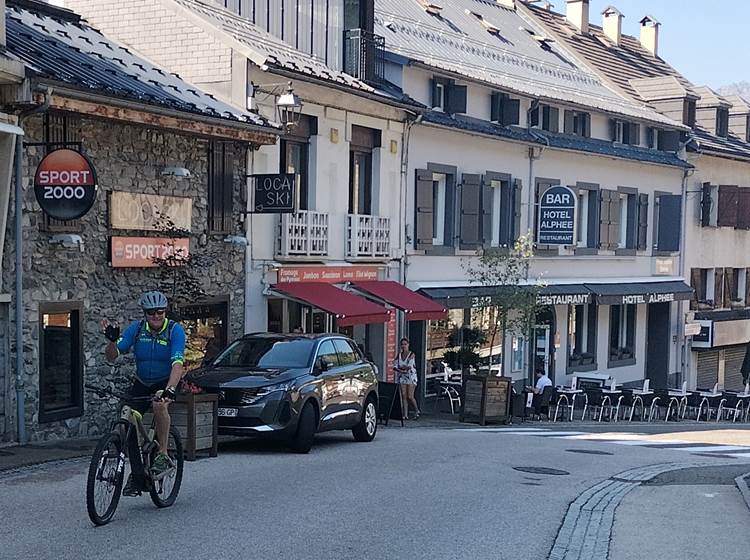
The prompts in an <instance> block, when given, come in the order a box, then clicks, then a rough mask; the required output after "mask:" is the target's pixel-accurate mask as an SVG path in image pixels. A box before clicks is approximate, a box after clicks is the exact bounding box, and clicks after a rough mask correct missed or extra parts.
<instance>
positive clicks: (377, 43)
mask: <svg viewBox="0 0 750 560" xmlns="http://www.w3.org/2000/svg"><path fill="white" fill-rule="evenodd" d="M344 72H346V73H347V74H350V75H351V76H354V77H355V78H358V79H360V80H362V81H363V82H365V83H368V84H370V85H378V84H381V83H382V82H383V81H384V78H385V38H384V37H381V36H380V35H375V34H374V33H370V32H369V31H365V30H364V29H348V30H347V31H344Z"/></svg>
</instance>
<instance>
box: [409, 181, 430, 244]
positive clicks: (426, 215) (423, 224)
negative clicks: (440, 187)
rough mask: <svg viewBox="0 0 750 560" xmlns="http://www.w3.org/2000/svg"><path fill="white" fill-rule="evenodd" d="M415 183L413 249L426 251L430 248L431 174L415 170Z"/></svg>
mask: <svg viewBox="0 0 750 560" xmlns="http://www.w3.org/2000/svg"><path fill="white" fill-rule="evenodd" d="M416 175H417V176H416V182H415V189H414V191H415V196H416V205H415V206H416V208H415V210H416V216H415V226H414V232H415V235H414V238H415V247H416V248H417V249H426V248H428V247H431V246H432V236H433V235H434V232H433V229H432V213H433V207H432V193H433V188H434V187H433V182H432V172H430V171H428V170H426V169H417V172H416Z"/></svg>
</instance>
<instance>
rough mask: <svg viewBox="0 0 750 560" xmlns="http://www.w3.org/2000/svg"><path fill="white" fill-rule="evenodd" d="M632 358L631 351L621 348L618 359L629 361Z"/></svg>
mask: <svg viewBox="0 0 750 560" xmlns="http://www.w3.org/2000/svg"><path fill="white" fill-rule="evenodd" d="M632 357H633V351H632V350H631V349H630V348H627V347H625V348H621V349H620V359H621V360H629V359H630V358H632Z"/></svg>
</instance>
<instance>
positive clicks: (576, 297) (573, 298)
mask: <svg viewBox="0 0 750 560" xmlns="http://www.w3.org/2000/svg"><path fill="white" fill-rule="evenodd" d="M591 299H592V295H591V294H590V293H589V294H542V295H539V296H537V298H536V303H537V305H584V304H587V303H591Z"/></svg>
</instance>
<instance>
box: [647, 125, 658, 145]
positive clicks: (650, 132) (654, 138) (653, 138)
mask: <svg viewBox="0 0 750 560" xmlns="http://www.w3.org/2000/svg"><path fill="white" fill-rule="evenodd" d="M658 145H659V130H658V129H656V128H653V127H648V128H647V129H646V146H648V147H649V148H651V149H652V150H655V149H656V148H657V147H658Z"/></svg>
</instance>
